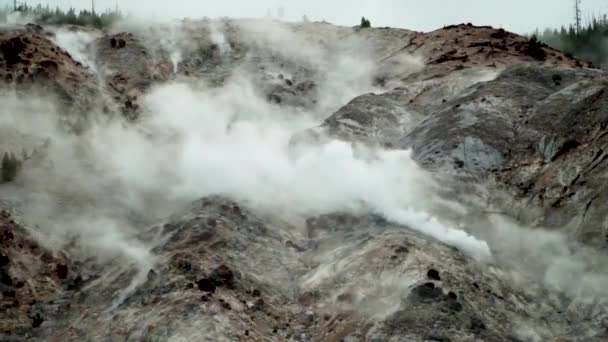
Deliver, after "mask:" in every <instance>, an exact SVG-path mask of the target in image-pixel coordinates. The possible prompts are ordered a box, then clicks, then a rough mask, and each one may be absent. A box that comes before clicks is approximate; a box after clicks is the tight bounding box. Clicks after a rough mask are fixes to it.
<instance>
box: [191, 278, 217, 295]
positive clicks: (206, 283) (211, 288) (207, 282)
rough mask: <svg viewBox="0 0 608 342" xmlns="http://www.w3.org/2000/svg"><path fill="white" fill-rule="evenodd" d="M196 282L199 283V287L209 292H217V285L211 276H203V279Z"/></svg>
mask: <svg viewBox="0 0 608 342" xmlns="http://www.w3.org/2000/svg"><path fill="white" fill-rule="evenodd" d="M196 284H197V285H198V289H199V290H201V291H203V292H209V293H214V292H215V289H216V286H215V284H214V282H213V280H211V279H209V278H203V279H201V280H199V281H197V282H196Z"/></svg>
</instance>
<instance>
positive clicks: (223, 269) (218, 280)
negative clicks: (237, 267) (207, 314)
mask: <svg viewBox="0 0 608 342" xmlns="http://www.w3.org/2000/svg"><path fill="white" fill-rule="evenodd" d="M210 278H211V279H212V280H213V282H214V284H215V285H216V286H225V287H227V288H229V289H232V288H234V273H232V270H230V268H228V266H226V265H220V266H219V267H218V268H216V269H215V270H213V272H212V273H211V276H210Z"/></svg>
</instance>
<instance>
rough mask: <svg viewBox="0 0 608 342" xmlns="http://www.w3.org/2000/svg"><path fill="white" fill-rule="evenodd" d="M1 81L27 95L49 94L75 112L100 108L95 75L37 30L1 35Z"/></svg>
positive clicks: (0, 33)
mask: <svg viewBox="0 0 608 342" xmlns="http://www.w3.org/2000/svg"><path fill="white" fill-rule="evenodd" d="M0 79H2V80H3V81H4V84H5V85H8V86H13V87H15V86H16V87H18V89H21V90H24V91H25V92H28V91H32V88H33V90H37V91H39V92H40V91H41V92H50V93H51V94H53V95H54V96H56V97H57V99H59V101H60V104H61V105H62V106H65V107H66V108H72V109H73V110H74V111H82V110H85V111H86V110H90V109H92V108H94V107H97V106H99V103H98V102H97V101H96V100H97V98H98V97H99V89H97V85H96V82H95V78H94V76H93V74H92V73H90V72H88V71H87V70H86V69H85V68H84V67H83V65H82V64H81V63H79V62H77V61H74V60H73V59H72V57H71V56H70V55H69V54H68V53H67V52H66V51H65V50H63V49H61V48H60V47H58V46H56V45H55V44H54V43H53V42H51V41H50V40H49V39H48V38H47V37H46V36H45V35H43V34H41V33H38V31H35V32H31V30H30V32H28V31H26V32H19V31H9V32H0Z"/></svg>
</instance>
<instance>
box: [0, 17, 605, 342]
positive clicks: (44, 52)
mask: <svg viewBox="0 0 608 342" xmlns="http://www.w3.org/2000/svg"><path fill="white" fill-rule="evenodd" d="M82 33H83V32H80V31H79V30H78V29H71V30H66V29H65V28H37V27H33V26H29V27H28V28H7V29H4V30H3V31H1V32H0V52H1V54H0V57H1V58H0V74H1V75H2V77H3V79H4V80H5V81H6V82H5V83H6V85H5V86H4V88H3V92H6V94H9V95H7V96H5V97H3V101H5V103H7V104H8V103H10V108H11V110H15V109H17V110H19V111H20V113H22V114H21V115H22V116H23V118H21V119H16V118H15V116H14V115H15V113H12V111H11V113H9V111H7V110H4V111H0V114H1V115H2V117H1V118H0V119H2V121H0V125H1V126H0V128H1V129H2V131H6V132H10V134H9V133H7V134H3V135H2V136H0V148H1V149H0V151H1V150H3V149H7V150H16V151H19V150H24V151H25V154H24V156H25V157H24V159H25V163H24V166H23V171H22V173H21V174H20V176H19V177H18V178H17V179H16V180H15V181H14V182H12V183H9V184H3V185H0V200H3V202H0V203H2V208H4V209H6V210H5V211H3V212H2V213H1V217H0V225H1V226H0V228H1V229H2V232H1V234H2V235H1V236H2V240H1V241H0V243H1V246H2V250H1V254H0V270H1V272H2V273H1V276H2V281H1V284H0V289H1V290H2V301H1V302H2V305H3V311H2V313H1V314H0V322H2V323H1V325H0V328H1V329H2V331H0V334H2V335H0V336H2V338H3V340H15V341H20V340H26V339H27V340H40V341H100V340H101V341H122V340H125V341H142V340H143V341H167V340H171V341H191V340H201V341H603V340H605V339H606V338H608V311H607V309H606V303H605V298H606V295H607V291H606V290H605V289H606V286H605V285H606V284H608V278H606V274H607V273H606V272H607V271H608V270H607V269H606V264H605V262H604V261H603V260H604V259H605V255H604V253H605V245H606V241H608V240H607V239H606V232H605V229H606V227H604V226H605V224H604V222H605V219H606V217H605V215H606V214H605V212H606V211H605V210H604V202H603V200H602V198H603V197H602V196H604V195H603V193H604V191H603V190H604V183H605V182H604V179H603V178H604V177H603V175H604V173H605V172H606V171H605V169H606V168H605V165H606V164H605V163H604V161H605V159H606V158H605V156H604V155H605V151H604V150H605V147H604V145H603V144H604V142H605V137H606V134H605V130H606V118H605V116H606V113H605V111H606V110H605V108H608V107H606V106H605V105H604V102H603V101H604V98H605V96H606V95H605V88H606V84H605V83H606V74H605V72H604V71H602V70H597V69H593V68H592V66H591V65H589V64H587V63H584V62H581V61H577V60H573V59H571V58H568V57H567V56H565V55H563V54H562V53H560V52H559V51H555V50H552V49H549V48H547V47H545V46H541V45H539V44H537V43H535V42H531V41H529V40H527V39H526V38H524V37H521V36H518V35H515V34H512V33H509V32H505V31H504V30H498V29H492V28H489V27H475V26H472V25H457V26H451V27H446V28H443V29H440V30H437V31H434V32H430V33H419V32H413V31H408V30H401V29H391V28H373V29H360V28H347V27H335V26H332V25H329V24H325V23H302V24H279V23H273V22H268V21H256V20H241V21H238V20H220V21H209V20H202V21H182V22H179V23H174V24H170V25H157V26H154V28H153V29H151V28H138V29H132V30H130V32H123V31H122V30H118V29H117V30H115V31H111V32H97V31H90V32H86V39H77V38H78V37H80V36H76V35H78V34H82ZM68 38H69V39H68ZM67 42H71V43H67ZM186 85H187V86H186ZM186 87H187V89H190V88H193V89H196V90H197V91H199V92H196V93H192V94H193V95H189V96H186V97H181V95H180V94H183V93H184V92H185V93H187V94H190V93H188V91H186ZM48 90H50V91H48ZM41 93H44V94H45V96H49V97H51V98H56V99H58V100H59V101H52V102H50V103H52V104H54V105H56V106H57V108H58V109H54V110H52V111H51V110H49V111H44V112H41V111H42V110H41V108H46V107H45V106H44V104H46V103H47V102H44V104H39V105H34V106H30V107H23V104H22V103H23V101H22V100H20V99H23V98H26V99H28V98H29V99H32V98H35V99H39V94H41ZM174 98H177V100H175V99H174ZM200 98H203V99H202V100H200ZM155 99H158V100H155ZM184 99H188V102H187V103H185V102H182V101H183V100H184ZM9 101H10V102H9ZM197 101H202V102H197ZM197 105H198V106H202V107H204V111H205V112H206V113H211V114H209V115H212V116H209V117H205V120H207V121H205V120H202V121H199V120H198V119H197V116H196V115H193V114H192V113H194V114H200V113H198V112H193V108H191V107H195V106H197ZM5 108H9V107H8V106H7V107H5ZM159 108H160V111H161V112H162V114H163V115H159V114H158V111H159ZM226 108H228V109H226ZM63 111H67V112H70V113H71V115H72V116H71V117H73V116H74V115H76V117H77V118H78V120H77V123H78V125H76V126H77V128H79V129H78V130H77V131H76V132H72V131H71V130H65V129H64V128H63V127H64V126H62V128H61V129H58V131H59V132H61V134H59V133H58V132H57V131H55V130H50V129H48V127H46V126H44V127H45V129H47V130H45V131H40V129H39V127H37V126H31V125H26V124H23V122H22V121H20V120H26V119H25V118H29V116H28V115H30V114H31V115H32V117H34V118H38V120H41V121H45V120H48V118H49V117H55V115H57V116H58V117H61V118H64V114H65V113H63ZM78 113H83V117H86V119H83V117H81V116H78ZM85 113H86V115H84V114H85ZM225 113H227V115H226V118H224V116H223V114H225ZM266 115H268V117H266ZM117 117H118V118H117ZM121 117H124V118H126V120H125V121H122V120H121V119H120V118H121ZM161 118H162V120H161ZM180 118H183V119H180ZM116 120H118V122H119V124H118V125H117V126H118V127H120V128H116V127H117V126H113V124H114V123H115V121H116ZM155 120H156V121H155ZM223 120H225V122H224V121H223ZM255 120H261V122H262V124H261V125H260V126H255V125H252V126H251V127H250V126H247V125H245V126H244V127H245V128H243V126H241V125H242V124H243V122H244V123H245V124H247V123H251V122H255ZM264 120H267V121H264ZM100 121H101V122H104V123H103V124H100V123H99V122H100ZM284 121H285V122H296V124H293V125H292V124H290V126H289V127H290V130H287V131H283V130H281V131H280V134H275V133H276V132H275V131H272V130H271V128H269V127H274V124H275V122H279V123H282V122H284ZM32 122H33V121H32ZM107 122H110V124H108V123H107ZM218 122H219V123H218ZM159 123H160V124H159ZM97 125H99V126H97ZM67 126H68V127H69V128H73V127H74V126H75V125H74V121H73V120H72V121H69V122H68V124H67ZM158 126H160V129H159V127H158ZM108 127H110V128H111V129H112V130H110V128H108ZM186 127H193V128H194V133H196V134H191V135H188V134H185V135H184V134H181V133H183V132H184V129H185V128H186ZM180 130H181V131H180ZM256 130H257V131H260V132H262V133H260V135H259V136H258V135H256V134H254V132H256ZM66 131H67V132H66ZM133 131H135V132H137V134H135V133H132V132H133ZM140 131H141V132H143V133H140ZM107 132H109V133H107ZM116 132H118V133H116ZM188 132H189V133H192V131H188ZM233 132H236V133H233ZM76 133H77V134H78V135H79V137H77V135H76ZM138 134H141V136H140V135H138ZM180 134H181V135H180ZM66 135H67V136H68V137H69V138H65V136H66ZM198 135H201V136H202V138H201V139H205V138H207V137H211V138H214V137H216V136H219V137H220V138H218V140H212V142H213V143H214V144H215V145H214V144H212V145H211V147H212V148H211V149H205V148H206V147H207V146H206V145H204V144H201V145H196V144H194V145H188V142H191V141H196V139H197V136H198ZM224 135H225V138H226V139H225V140H224ZM142 136H143V137H146V139H150V140H145V141H146V142H150V141H152V142H154V144H152V145H151V148H149V149H146V148H145V146H144V147H141V148H140V149H133V148H132V146H135V145H137V146H139V144H140V140H138V139H141V137H142ZM251 136H253V139H251V140H247V139H245V138H250V137H251ZM275 136H278V138H276V139H278V140H279V141H280V142H281V144H282V143H283V142H285V146H283V145H281V144H279V145H280V146H279V148H276V149H273V148H271V149H269V152H268V151H266V150H265V149H263V148H261V147H265V146H266V145H263V144H262V145H259V146H258V145H253V147H252V148H251V149H249V148H248V146H247V143H250V144H254V143H255V142H256V141H257V140H261V141H263V142H265V141H267V140H268V141H270V143H272V144H274V140H273V139H275ZM243 137H245V138H243ZM211 138H209V139H211ZM79 139H80V140H79ZM176 141H177V142H176ZM243 141H244V142H245V143H243ZM340 142H346V144H345V143H340ZM270 143H269V144H270ZM173 144H175V145H173ZM180 144H181V145H180ZM226 146H228V148H227V147H226ZM272 146H274V145H272ZM311 146H312V147H311ZM350 146H352V153H349V154H348V159H349V164H345V166H344V165H343V164H340V163H339V162H340V160H338V161H337V162H336V164H334V161H335V160H336V159H340V158H342V157H343V156H342V155H341V154H337V153H336V154H331V153H329V152H332V151H333V152H334V153H335V152H336V151H341V149H348V148H351V147H350ZM189 148H192V149H193V150H192V151H190V150H189ZM311 148H312V152H311V150H310V149H311ZM201 150H202V151H203V152H201V153H202V154H203V156H199V157H197V158H198V159H203V160H205V161H207V163H209V164H204V166H205V167H201V168H198V169H197V168H196V167H195V166H197V164H196V163H194V164H188V162H187V161H186V160H185V159H179V158H177V157H175V156H183V155H187V154H188V153H187V152H188V151H189V152H190V153H195V154H196V152H200V151H201ZM214 150H220V151H221V152H222V151H229V152H234V155H230V156H228V157H223V156H222V155H221V154H222V153H221V152H220V153H217V154H214V153H213V151H214ZM241 150H244V151H245V153H242V154H240V153H236V152H238V151H241ZM285 150H287V151H288V156H289V157H288V158H287V160H288V161H286V162H285V163H283V162H282V161H281V162H277V161H276V160H274V159H273V158H272V156H274V155H275V154H281V153H284V152H285ZM405 150H411V157H412V159H413V160H415V161H416V163H417V165H420V166H422V167H423V170H419V169H418V168H416V167H413V166H411V165H410V164H408V163H405V164H397V165H400V166H402V167H403V169H399V168H397V169H396V170H394V173H393V172H388V171H389V169H386V170H385V169H384V168H383V167H382V165H384V164H382V163H385V164H386V163H389V162H390V161H391V160H393V159H390V158H391V156H399V157H407V158H408V159H409V156H410V154H403V155H401V154H397V155H396V154H394V153H406V152H403V151H405ZM108 151H110V152H111V153H110V152H108ZM121 151H127V152H124V153H122V152H121ZM328 151H329V152H328ZM348 151H350V150H348ZM392 153H393V154H392ZM407 153H409V152H407ZM326 154H327V155H328V156H329V158H327V159H320V161H317V159H311V158H312V157H311V155H313V156H314V155H322V156H324V155H326ZM173 157H175V158H176V159H170V158H173ZM299 158H300V159H299ZM307 158H308V159H307ZM350 158H353V159H355V160H357V162H353V163H350ZM157 159H158V160H157ZM236 159H239V160H242V164H241V163H240V161H239V162H237V163H233V160H236ZM100 160H103V162H100ZM251 160H254V162H251ZM258 160H259V163H258V162H257V161H258ZM301 160H304V161H306V160H312V163H311V164H312V165H313V166H314V167H311V166H310V165H309V164H306V163H304V166H305V167H302V169H301V171H300V169H299V168H298V167H300V165H301V164H299V163H301ZM358 160H363V161H361V162H359V161H358ZM377 160H380V162H379V163H380V166H378V169H377V170H378V172H375V173H374V172H368V171H367V167H368V166H370V165H371V166H370V167H371V168H372V169H373V168H374V167H375V166H374V165H376V164H374V163H375V161H377ZM393 161H394V160H393ZM323 162H326V163H327V165H325V166H326V169H324V168H322V172H321V173H319V174H316V173H315V172H316V170H317V167H318V165H316V164H319V163H323ZM184 164H186V165H189V166H192V167H195V168H194V169H193V170H192V171H188V172H183V170H182V169H181V167H183V165H184ZM412 164H413V163H412ZM125 165H127V166H128V167H125ZM159 165H160V166H159ZM209 165H210V166H209ZM226 165H229V166H232V167H233V168H236V169H237V170H236V171H234V170H232V169H228V168H227V167H226ZM260 165H270V166H269V167H268V170H270V171H269V172H265V170H266V169H264V168H261V167H259V166H260ZM293 165H296V166H297V167H296V170H298V171H299V172H296V173H295V176H294V177H293V178H289V177H288V178H286V180H285V179H282V178H281V175H280V174H281V173H282V172H285V169H289V168H290V167H292V166H293ZM390 165H392V164H390ZM408 165H409V166H408ZM235 166H236V167H235ZM306 166H307V167H308V168H306ZM321 166H324V165H321ZM120 167H125V169H120ZM118 169H120V170H118ZM374 170H375V169H374ZM390 170H392V169H390ZM119 171H120V172H119ZM180 171H182V172H181V173H180ZM115 174H117V175H115ZM218 174H226V177H227V178H226V179H227V181H226V183H230V184H223V183H222V182H219V183H222V184H221V185H218V180H223V178H220V177H218V176H217V175H218ZM309 174H310V176H309V177H307V175H309ZM327 174H330V176H327ZM404 174H405V175H410V174H411V175H412V176H411V177H410V176H408V177H410V178H411V179H409V178H408V179H407V180H406V181H403V180H401V181H399V180H400V178H399V177H400V176H401V175H404ZM244 175H248V176H247V177H246V176H244ZM352 175H355V176H356V177H355V176H352ZM370 175H371V176H370ZM326 176H327V177H326ZM155 177H159V178H155ZM188 177H192V179H195V180H196V181H195V182H192V181H187V180H191V178H188ZM249 177H251V179H253V180H254V183H255V184H258V183H259V184H270V186H268V187H264V186H262V187H258V185H256V186H253V185H251V183H249V182H247V181H246V180H247V179H249ZM351 177H352V178H351ZM207 178H208V179H209V180H205V179H207ZM273 178H276V179H273ZM309 178H312V179H309ZM384 178H386V179H388V180H391V179H393V178H394V179H396V180H397V181H396V182H395V183H393V182H390V181H385V180H384ZM343 179H345V180H349V179H354V180H353V181H352V182H348V181H344V183H342V180H343ZM158 180H162V182H159V181H158ZM324 182H326V183H324ZM158 183H162V184H158ZM363 183H364V184H370V185H368V186H367V187H365V186H362V187H361V188H359V185H360V184H363ZM423 183H424V186H423ZM426 183H429V184H431V186H428V187H427V186H426ZM317 184H320V185H319V186H317ZM335 184H344V186H338V187H335ZM419 186H420V188H419ZM249 187H251V189H253V190H256V191H250V189H249ZM324 188H328V189H329V190H328V191H327V192H324V191H323V189H324ZM184 189H186V190H184ZM260 189H261V190H264V191H257V190H260ZM334 189H336V190H334ZM178 190H179V191H178ZM339 191H340V192H343V193H345V195H343V196H342V197H340V196H338V198H339V200H333V201H332V200H327V199H326V197H328V196H329V194H330V193H334V192H339ZM292 192H293V193H292ZM402 194H407V196H405V195H402ZM201 197H202V198H201ZM344 198H345V199H348V200H345V199H344ZM335 201H338V202H339V205H337V204H336V203H335ZM400 201H403V203H402V202H400ZM8 209H11V210H12V211H8ZM481 247H484V248H481ZM476 252H478V253H476Z"/></svg>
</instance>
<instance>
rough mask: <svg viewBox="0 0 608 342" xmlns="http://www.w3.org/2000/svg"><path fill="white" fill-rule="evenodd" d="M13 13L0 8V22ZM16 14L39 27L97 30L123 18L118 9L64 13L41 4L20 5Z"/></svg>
mask: <svg viewBox="0 0 608 342" xmlns="http://www.w3.org/2000/svg"><path fill="white" fill-rule="evenodd" d="M13 12H14V9H13V7H12V6H5V7H4V8H0V22H7V20H8V16H9V15H10V14H11V13H13ZM17 12H19V13H21V14H22V15H24V16H32V17H33V18H34V23H36V24H40V25H80V26H93V27H97V28H104V27H108V26H110V25H112V24H113V23H114V22H116V21H118V20H120V19H122V18H123V17H124V16H123V14H122V12H120V10H118V9H116V10H106V11H104V12H102V13H98V12H97V11H92V10H91V11H89V10H81V11H76V10H75V9H74V8H70V9H68V10H67V11H64V10H62V9H61V8H59V7H55V8H51V7H50V6H49V5H46V6H42V4H38V5H37V6H28V5H27V4H21V5H19V6H18V7H17Z"/></svg>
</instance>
